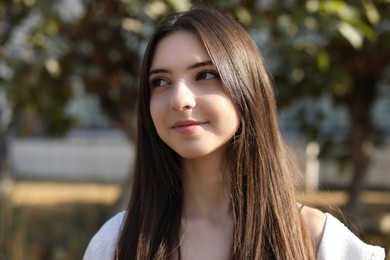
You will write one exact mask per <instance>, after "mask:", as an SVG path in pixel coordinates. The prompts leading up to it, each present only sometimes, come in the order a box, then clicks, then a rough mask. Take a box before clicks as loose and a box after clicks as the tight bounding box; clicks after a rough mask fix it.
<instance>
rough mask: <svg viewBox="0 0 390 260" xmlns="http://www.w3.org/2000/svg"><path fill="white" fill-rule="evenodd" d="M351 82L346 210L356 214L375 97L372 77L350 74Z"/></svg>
mask: <svg viewBox="0 0 390 260" xmlns="http://www.w3.org/2000/svg"><path fill="white" fill-rule="evenodd" d="M353 76H354V82H353V83H354V85H353V89H352V91H351V93H350V95H349V97H348V100H347V104H348V113H349V118H350V121H351V122H350V123H351V124H350V125H351V130H350V131H351V146H350V149H351V151H350V154H351V162H352V167H353V168H352V169H353V172H352V174H353V175H352V180H351V183H350V186H349V200H348V203H347V211H348V213H351V214H358V213H359V211H360V209H361V200H360V197H361V193H362V191H363V190H364V183H365V178H366V176H367V173H368V170H369V162H370V155H371V154H370V153H371V150H372V149H371V147H372V142H371V135H372V132H373V127H372V119H371V118H372V117H371V112H372V107H373V104H374V102H375V98H376V84H377V82H376V79H375V78H372V77H369V76H365V75H353Z"/></svg>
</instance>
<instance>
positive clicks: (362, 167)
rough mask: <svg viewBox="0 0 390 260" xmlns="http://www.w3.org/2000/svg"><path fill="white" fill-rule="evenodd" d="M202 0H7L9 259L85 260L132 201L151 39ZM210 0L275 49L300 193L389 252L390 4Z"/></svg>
mask: <svg viewBox="0 0 390 260" xmlns="http://www.w3.org/2000/svg"><path fill="white" fill-rule="evenodd" d="M196 3H198V2H197V1H190V0H155V1H141V0H100V1H94V0H1V2H0V44H1V45H0V259H16V260H18V259H34V260H35V259H81V258H82V255H83V252H84V250H85V248H86V246H87V244H88V242H89V240H90V238H91V237H92V235H93V234H94V233H95V232H96V231H97V230H98V228H99V227H100V226H101V225H102V224H103V223H104V221H105V220H107V219H108V218H109V217H111V216H112V215H113V214H115V213H116V212H118V211H120V210H122V209H124V208H125V207H126V200H127V197H128V193H129V190H128V189H129V188H128V187H129V182H130V176H131V169H132V162H133V155H134V149H133V148H134V141H135V138H136V134H135V121H136V111H135V108H136V103H137V81H138V78H139V75H138V73H139V69H140V61H141V59H142V55H143V51H144V48H145V44H146V42H147V40H148V37H149V36H150V33H151V32H152V30H153V27H154V26H155V24H156V23H157V22H158V21H159V20H160V19H161V18H162V17H163V16H164V15H166V14H167V13H170V12H173V11H178V10H185V9H187V8H189V7H190V6H191V5H192V4H196ZM212 3H213V4H214V5H215V6H217V7H218V8H219V9H220V10H222V11H224V12H226V13H229V14H230V15H232V16H233V17H235V18H236V19H237V20H239V21H240V23H241V24H242V25H243V26H244V27H245V28H246V29H247V30H248V32H249V33H250V34H251V36H252V37H253V39H254V41H255V42H256V43H257V44H258V46H259V48H260V50H261V51H262V53H263V55H264V58H265V62H266V64H267V66H268V68H269V72H270V73H271V74H272V77H273V80H274V83H275V88H276V95H277V100H278V106H279V119H280V126H281V130H282V133H283V135H284V136H285V139H286V142H287V144H288V145H289V147H290V148H291V150H292V152H293V154H294V155H295V157H296V159H297V161H298V163H299V166H300V167H301V169H302V176H301V178H297V187H298V199H299V201H301V202H303V203H305V204H306V205H311V206H315V207H318V208H320V209H322V210H325V211H332V212H333V213H334V214H336V215H337V216H339V217H340V218H341V219H343V220H344V222H345V223H346V224H347V225H348V226H349V227H350V228H351V229H353V230H354V231H355V233H356V234H358V235H359V236H360V237H361V238H362V239H363V240H364V241H366V242H369V243H374V244H377V245H381V246H382V247H385V248H386V250H387V252H388V251H389V247H390V174H389V171H390V142H389V140H390V67H389V60H390V59H389V58H390V1H389V0H361V1H357V0H350V1H333V0H307V1H304V0H302V1H298V0H277V1H275V0H247V1H237V0H225V1H222V0H220V1H213V2H212ZM388 259H390V258H389V257H388Z"/></svg>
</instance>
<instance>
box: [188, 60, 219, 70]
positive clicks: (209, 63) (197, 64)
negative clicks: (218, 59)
mask: <svg viewBox="0 0 390 260" xmlns="http://www.w3.org/2000/svg"><path fill="white" fill-rule="evenodd" d="M208 65H213V62H212V61H211V60H206V61H201V62H197V63H195V64H192V65H190V66H188V67H187V69H189V70H190V69H196V68H199V67H204V66H208Z"/></svg>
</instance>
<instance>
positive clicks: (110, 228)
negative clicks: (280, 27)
mask: <svg viewBox="0 0 390 260" xmlns="http://www.w3.org/2000/svg"><path fill="white" fill-rule="evenodd" d="M124 218H125V211H122V212H120V213H118V214H117V215H116V216H114V217H113V218H111V219H110V220H108V221H107V222H106V223H105V224H104V225H103V226H102V227H101V229H100V230H99V231H98V232H97V233H96V235H95V236H94V237H93V238H92V240H91V241H90V242H89V245H88V247H87V250H86V251H85V254H84V258H83V260H109V259H114V258H115V248H116V244H117V239H118V237H119V232H120V229H121V227H122V223H123V221H124ZM345 259H348V260H349V259H351V260H383V259H385V251H384V249H383V248H381V247H379V246H372V245H368V244H366V243H364V242H363V241H361V240H360V239H359V238H358V237H356V236H355V235H354V234H353V233H352V232H351V231H350V230H349V229H348V228H347V227H345V226H344V225H343V224H342V223H341V222H340V221H339V220H338V219H336V218H335V217H333V216H332V215H331V214H329V213H326V224H325V229H324V234H323V236H322V239H321V242H320V246H319V249H318V254H317V260H345Z"/></svg>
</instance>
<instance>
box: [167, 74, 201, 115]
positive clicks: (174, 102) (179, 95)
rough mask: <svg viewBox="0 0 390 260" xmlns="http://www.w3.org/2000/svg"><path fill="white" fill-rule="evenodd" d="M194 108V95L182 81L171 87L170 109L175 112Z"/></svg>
mask: <svg viewBox="0 0 390 260" xmlns="http://www.w3.org/2000/svg"><path fill="white" fill-rule="evenodd" d="M195 106H196V100H195V95H194V93H193V92H192V91H191V89H190V87H189V86H188V85H187V84H186V83H185V81H184V80H180V81H178V82H177V83H175V85H174V86H173V91H172V97H171V108H172V109H174V110H177V111H182V110H191V109H193V108H194V107H195Z"/></svg>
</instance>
